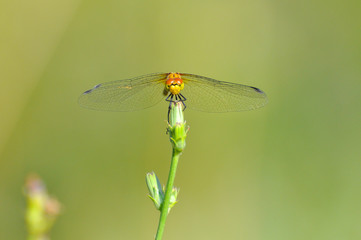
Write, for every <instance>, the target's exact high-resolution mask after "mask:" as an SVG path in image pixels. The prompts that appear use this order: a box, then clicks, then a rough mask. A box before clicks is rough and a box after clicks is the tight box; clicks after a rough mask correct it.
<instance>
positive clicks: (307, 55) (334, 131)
mask: <svg viewBox="0 0 361 240" xmlns="http://www.w3.org/2000/svg"><path fill="white" fill-rule="evenodd" d="M360 9H361V2H360V1H346V2H341V1H327V2H325V1H321V0H316V1H309V0H306V1H291V2H290V1H284V0H283V1H282V0H281V1H271V2H270V1H262V0H261V1H258V0H256V1H251V0H242V1H187V0H186V1H177V2H173V1H165V0H163V1H161V0H160V1H141V0H139V1H116V0H105V1H80V0H75V1H74V0H62V1H60V0H54V1H45V0H37V1H19V0H14V1H1V2H0V36H1V37H0V53H1V54H0V69H1V71H0V82H1V85H0V86H1V87H0V116H1V117H0V239H11V240H12V239H24V238H25V236H26V232H25V224H24V220H23V215H24V206H25V200H24V196H23V194H22V187H23V184H24V180H25V177H26V175H27V174H28V173H31V172H36V173H38V174H39V175H40V176H41V177H42V178H43V179H44V181H45V182H46V183H47V186H48V188H49V191H50V193H51V194H53V195H55V196H57V198H58V199H59V200H60V201H61V202H62V203H63V205H64V212H63V214H62V215H61V216H60V217H59V219H58V221H57V223H56V224H55V226H54V229H53V231H52V239H89V240H90V239H108V240H110V239H153V238H154V235H155V233H156V227H157V224H158V217H159V215H158V212H157V211H156V210H155V208H154V207H153V204H152V202H151V201H150V200H149V199H148V197H147V188H146V185H145V180H144V178H145V174H146V173H147V172H150V171H152V170H154V171H155V172H156V173H157V175H158V176H159V178H160V179H161V181H162V182H165V181H166V178H167V174H168V168H169V163H170V161H169V160H170V155H171V146H170V143H169V140H168V136H167V135H166V134H165V129H166V111H167V104H166V103H161V104H159V105H157V106H156V107H154V108H150V109H146V110H144V111H139V112H130V113H112V112H97V111H91V110H87V109H82V108H80V107H79V106H78V105H77V98H78V96H79V95H80V94H81V93H82V92H83V91H85V90H87V89H89V88H91V87H92V86H94V85H95V84H98V83H101V82H106V81H112V80H118V79H124V78H130V77H135V76H139V75H143V74H147V73H152V72H171V71H179V72H189V73H194V74H199V75H204V76H208V77H212V78H215V79H219V80H223V81H230V82H237V83H242V84H246V85H252V86H256V87H259V88H261V89H262V90H264V91H265V92H266V93H267V95H268V97H269V103H268V105H267V106H266V107H265V108H262V109H258V110H255V111H250V112H241V113H227V114H209V113H202V112H195V111H191V110H188V109H187V110H186V111H185V117H186V120H187V122H188V124H189V125H190V132H189V135H188V138H187V148H186V149H185V152H184V154H183V155H182V158H181V160H180V164H179V168H178V173H177V177H176V182H175V185H176V186H178V187H180V188H181V191H180V196H179V203H178V204H177V205H176V207H175V208H174V209H173V210H172V212H171V214H170V216H169V218H168V221H167V225H166V229H165V235H164V239H173V240H177V239H247V240H261V239H262V240H265V239H267V240H271V239H275V240H283V239H284V240H289V239H293V240H304V239H317V240H320V239H327V240H340V239H342V240H344V239H361V225H360V224H361V164H360V158H361V111H360V110H361V94H360V93H361V44H360V43H361V31H360V23H361V15H360Z"/></svg>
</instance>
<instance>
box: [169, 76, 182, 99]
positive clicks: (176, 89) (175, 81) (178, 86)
mask: <svg viewBox="0 0 361 240" xmlns="http://www.w3.org/2000/svg"><path fill="white" fill-rule="evenodd" d="M165 88H166V89H167V91H169V92H171V93H172V94H173V95H177V94H179V93H180V91H181V90H182V89H183V88H184V83H183V80H182V79H181V76H180V74H179V73H170V74H169V75H168V76H167V81H166V82H165Z"/></svg>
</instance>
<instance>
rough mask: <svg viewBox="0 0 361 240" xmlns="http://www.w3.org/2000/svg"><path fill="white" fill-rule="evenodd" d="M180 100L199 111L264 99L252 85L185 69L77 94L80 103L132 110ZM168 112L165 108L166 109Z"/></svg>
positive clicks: (253, 105)
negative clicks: (220, 79) (186, 71)
mask: <svg viewBox="0 0 361 240" xmlns="http://www.w3.org/2000/svg"><path fill="white" fill-rule="evenodd" d="M162 100H163V101H168V102H169V107H170V106H171V103H172V102H182V104H183V106H184V108H183V109H185V108H190V109H193V110H198V111H203V112H239V111H246V110H252V109H257V108H260V107H263V106H264V105H265V104H266V103H267V96H266V94H265V93H264V92H263V91H262V90H260V89H259V88H256V87H251V86H246V85H242V84H238V83H231V82H224V81H218V80H215V79H212V78H208V77H203V76H200V75H195V74H189V73H178V72H171V73H152V74H148V75H143V76H139V77H135V78H130V79H125V80H116V81H112V82H106V83H101V84H98V85H96V86H95V87H93V88H92V89H90V90H87V91H85V92H84V93H83V94H82V95H81V96H80V97H79V104H80V106H82V107H85V108H89V109H94V110H102V111H120V112H122V111H136V110H141V109H145V108H149V107H152V106H154V105H156V104H157V103H159V102H161V101H162ZM168 113H169V112H168Z"/></svg>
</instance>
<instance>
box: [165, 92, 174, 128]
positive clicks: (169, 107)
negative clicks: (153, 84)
mask: <svg viewBox="0 0 361 240" xmlns="http://www.w3.org/2000/svg"><path fill="white" fill-rule="evenodd" d="M173 97H174V95H173V94H172V93H170V94H169V96H168V97H167V98H166V99H165V100H166V101H168V102H169V106H168V122H169V115H170V109H171V106H172V102H173Z"/></svg>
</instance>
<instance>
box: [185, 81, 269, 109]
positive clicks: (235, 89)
mask: <svg viewBox="0 0 361 240" xmlns="http://www.w3.org/2000/svg"><path fill="white" fill-rule="evenodd" d="M181 76H182V79H183V81H184V89H183V90H182V92H181V93H182V94H183V96H184V97H185V98H186V99H187V100H186V101H185V104H186V106H187V107H189V108H190V109H194V110H198V111H205V112H238V111H245V110H252V109H256V108H260V107H262V106H264V105H265V104H266V103H267V96H266V94H265V93H264V92H262V91H261V90H260V89H258V88H255V87H251V86H245V85H241V84H237V83H229V82H222V81H218V80H215V79H212V78H207V77H202V76H198V75H194V74H181Z"/></svg>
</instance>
